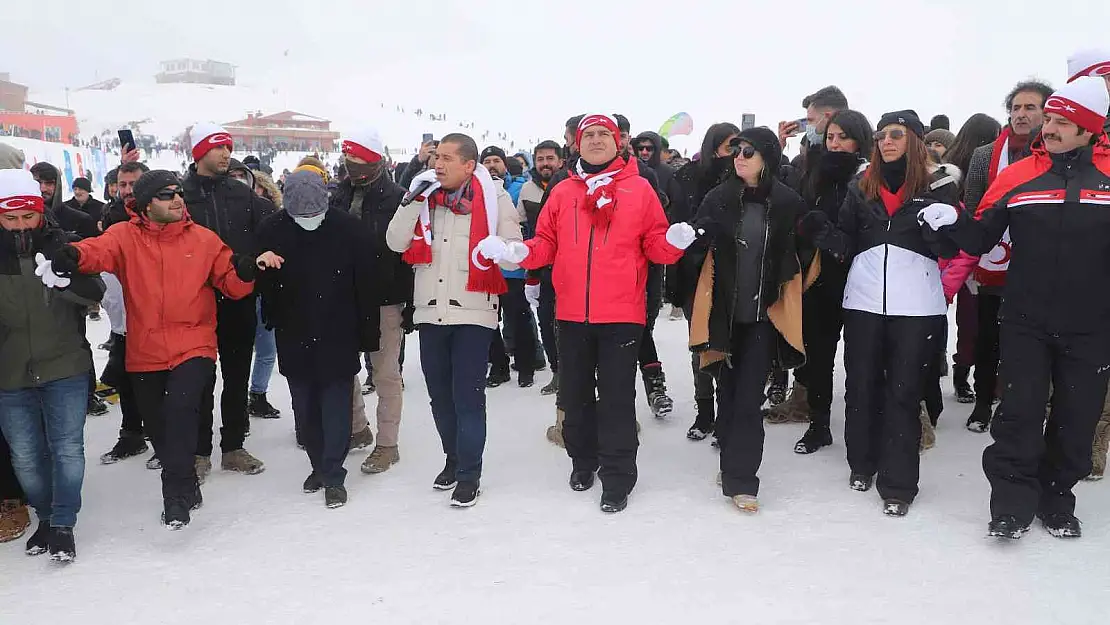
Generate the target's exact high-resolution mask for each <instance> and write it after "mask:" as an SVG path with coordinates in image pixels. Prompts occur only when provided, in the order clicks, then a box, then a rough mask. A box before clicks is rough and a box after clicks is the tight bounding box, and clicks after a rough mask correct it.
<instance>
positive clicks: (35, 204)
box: [0, 169, 44, 213]
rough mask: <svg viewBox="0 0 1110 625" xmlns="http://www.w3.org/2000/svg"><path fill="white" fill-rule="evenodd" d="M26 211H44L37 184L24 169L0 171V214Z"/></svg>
mask: <svg viewBox="0 0 1110 625" xmlns="http://www.w3.org/2000/svg"><path fill="white" fill-rule="evenodd" d="M27 210H29V211H35V212H36V213H41V212H43V210H44V209H43V201H42V195H41V194H40V193H39V183H37V182H35V177H34V176H32V175H31V172H29V171H27V170H25V169H0V213H6V212H9V211H27Z"/></svg>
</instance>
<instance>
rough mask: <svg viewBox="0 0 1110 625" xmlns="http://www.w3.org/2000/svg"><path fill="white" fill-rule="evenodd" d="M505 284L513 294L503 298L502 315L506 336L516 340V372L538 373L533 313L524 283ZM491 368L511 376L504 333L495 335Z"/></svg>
mask: <svg viewBox="0 0 1110 625" xmlns="http://www.w3.org/2000/svg"><path fill="white" fill-rule="evenodd" d="M505 282H507V283H508V284H509V290H508V292H507V293H505V294H504V295H502V296H501V315H502V320H503V321H504V323H505V331H506V333H508V334H511V335H512V336H513V337H514V338H513V341H514V345H513V357H514V358H515V359H516V369H517V371H518V372H520V373H535V371H536V333H535V331H534V329H533V328H532V318H531V316H530V312H529V311H530V309H531V307H530V306H529V305H528V300H527V299H526V298H525V297H524V280H522V279H518V278H508V279H507V280H505ZM510 325H511V326H512V328H511V329H510V327H509V326H510ZM490 364H491V365H492V366H493V369H494V370H495V371H500V372H503V373H508V372H509V355H508V353H507V352H506V351H505V340H504V338H503V337H502V336H501V332H500V330H498V331H496V332H494V333H493V341H492V342H491V343H490Z"/></svg>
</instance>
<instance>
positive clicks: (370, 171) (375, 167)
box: [346, 161, 385, 185]
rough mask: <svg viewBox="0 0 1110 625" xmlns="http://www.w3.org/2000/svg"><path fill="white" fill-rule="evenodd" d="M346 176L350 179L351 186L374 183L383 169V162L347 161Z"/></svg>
mask: <svg viewBox="0 0 1110 625" xmlns="http://www.w3.org/2000/svg"><path fill="white" fill-rule="evenodd" d="M346 165H347V175H349V176H350V177H351V184H356V185H361V184H367V183H369V182H374V181H375V180H377V179H378V176H380V175H381V173H382V169H384V168H385V161H378V162H377V163H352V162H351V161H347V163H346Z"/></svg>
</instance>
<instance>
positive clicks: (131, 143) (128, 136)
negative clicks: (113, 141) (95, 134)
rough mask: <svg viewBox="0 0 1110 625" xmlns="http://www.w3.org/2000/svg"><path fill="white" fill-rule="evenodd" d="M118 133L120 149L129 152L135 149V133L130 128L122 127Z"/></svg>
mask: <svg viewBox="0 0 1110 625" xmlns="http://www.w3.org/2000/svg"><path fill="white" fill-rule="evenodd" d="M118 134H119V147H120V150H122V151H123V152H127V151H128V150H134V149H135V134H134V133H132V132H131V129H130V128H121V129H120V131H119V133H118Z"/></svg>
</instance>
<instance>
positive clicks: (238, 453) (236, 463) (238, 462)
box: [220, 449, 266, 475]
mask: <svg viewBox="0 0 1110 625" xmlns="http://www.w3.org/2000/svg"><path fill="white" fill-rule="evenodd" d="M220 468H221V469H223V470H224V471H235V472H237V473H245V474H247V475H257V474H259V473H262V472H263V471H265V470H266V465H264V464H262V461H261V460H259V459H258V458H255V457H254V456H252V455H251V454H250V452H248V451H247V450H246V449H236V450H235V451H229V452H227V453H225V454H224V455H223V457H222V458H220Z"/></svg>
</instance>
